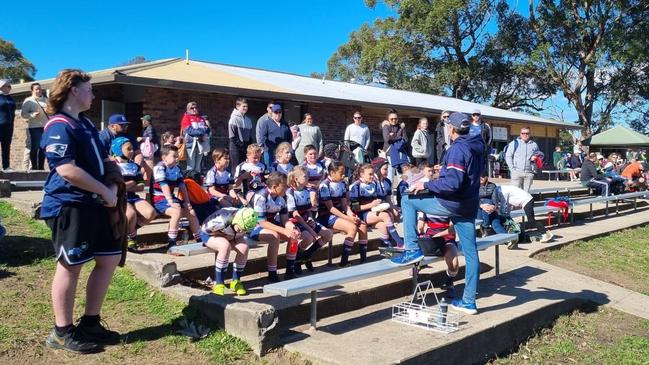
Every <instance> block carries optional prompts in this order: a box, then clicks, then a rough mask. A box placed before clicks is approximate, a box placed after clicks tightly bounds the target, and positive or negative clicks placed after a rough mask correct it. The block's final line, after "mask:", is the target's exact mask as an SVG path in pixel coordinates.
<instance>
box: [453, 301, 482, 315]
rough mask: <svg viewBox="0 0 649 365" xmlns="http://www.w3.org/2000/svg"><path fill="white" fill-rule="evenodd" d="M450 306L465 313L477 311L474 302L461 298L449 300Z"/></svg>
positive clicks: (475, 312)
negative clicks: (467, 301)
mask: <svg viewBox="0 0 649 365" xmlns="http://www.w3.org/2000/svg"><path fill="white" fill-rule="evenodd" d="M451 307H452V308H453V309H455V310H456V311H460V312H463V313H466V314H477V313H478V307H476V305H475V303H466V302H465V301H464V300H462V299H454V300H452V301H451Z"/></svg>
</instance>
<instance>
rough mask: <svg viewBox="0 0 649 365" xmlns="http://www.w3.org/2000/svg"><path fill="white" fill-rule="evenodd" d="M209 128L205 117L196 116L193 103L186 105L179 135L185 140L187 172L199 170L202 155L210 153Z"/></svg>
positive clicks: (195, 105)
mask: <svg viewBox="0 0 649 365" xmlns="http://www.w3.org/2000/svg"><path fill="white" fill-rule="evenodd" d="M209 133H210V126H209V122H208V121H207V119H206V117H204V116H200V115H199V114H198V104H196V102H195V101H190V102H189V103H187V110H186V112H185V114H183V118H182V119H181V121H180V135H181V136H183V138H184V140H185V148H186V149H187V154H186V156H187V170H188V171H189V170H194V171H199V172H200V170H201V160H202V159H203V155H206V154H208V153H209V152H210V141H209Z"/></svg>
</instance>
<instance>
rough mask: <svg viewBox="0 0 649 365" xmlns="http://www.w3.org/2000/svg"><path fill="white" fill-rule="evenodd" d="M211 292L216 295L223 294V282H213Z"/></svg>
mask: <svg viewBox="0 0 649 365" xmlns="http://www.w3.org/2000/svg"><path fill="white" fill-rule="evenodd" d="M212 293H214V294H216V295H225V284H223V283H220V284H214V286H213V287H212Z"/></svg>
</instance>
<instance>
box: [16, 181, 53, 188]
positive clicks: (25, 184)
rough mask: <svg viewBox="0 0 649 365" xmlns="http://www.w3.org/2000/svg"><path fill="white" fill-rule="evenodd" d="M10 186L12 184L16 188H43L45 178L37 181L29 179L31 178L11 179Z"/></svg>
mask: <svg viewBox="0 0 649 365" xmlns="http://www.w3.org/2000/svg"><path fill="white" fill-rule="evenodd" d="M11 186H14V187H16V188H43V187H44V186H45V180H42V181H41V180H37V181H31V180H26V181H22V180H18V181H11Z"/></svg>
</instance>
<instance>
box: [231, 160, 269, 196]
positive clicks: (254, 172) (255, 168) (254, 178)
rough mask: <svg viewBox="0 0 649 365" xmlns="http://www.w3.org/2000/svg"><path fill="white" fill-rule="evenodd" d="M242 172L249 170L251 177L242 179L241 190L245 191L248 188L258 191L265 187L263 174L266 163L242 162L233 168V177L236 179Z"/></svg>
mask: <svg viewBox="0 0 649 365" xmlns="http://www.w3.org/2000/svg"><path fill="white" fill-rule="evenodd" d="M244 172H249V173H250V175H251V177H250V178H248V179H245V180H243V182H242V186H243V192H244V193H247V192H248V191H249V190H252V191H258V190H261V189H263V188H264V187H266V185H265V184H264V182H265V178H264V174H265V173H266V165H264V164H263V163H262V162H258V163H256V164H253V163H250V162H246V161H244V162H242V163H240V164H239V165H237V168H236V169H235V170H234V178H235V179H238V178H239V176H241V174H243V173H244Z"/></svg>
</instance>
